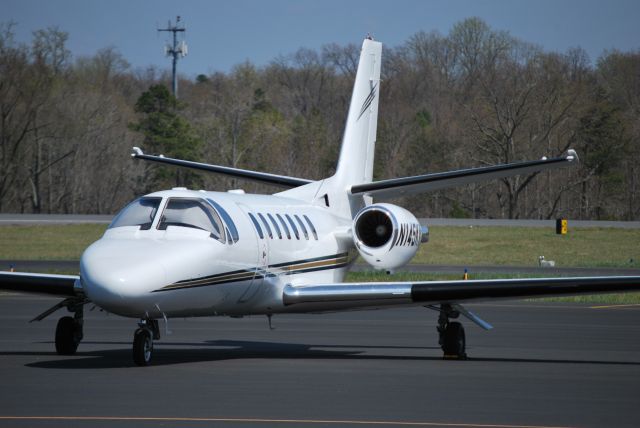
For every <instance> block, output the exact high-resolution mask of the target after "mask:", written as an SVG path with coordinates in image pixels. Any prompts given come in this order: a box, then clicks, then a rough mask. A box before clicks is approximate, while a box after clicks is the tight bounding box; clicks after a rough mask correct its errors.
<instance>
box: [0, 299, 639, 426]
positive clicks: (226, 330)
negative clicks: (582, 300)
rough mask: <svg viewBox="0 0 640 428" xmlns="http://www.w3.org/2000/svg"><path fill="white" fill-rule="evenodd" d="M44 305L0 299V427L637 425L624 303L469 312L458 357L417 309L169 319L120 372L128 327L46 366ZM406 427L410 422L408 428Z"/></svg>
mask: <svg viewBox="0 0 640 428" xmlns="http://www.w3.org/2000/svg"><path fill="white" fill-rule="evenodd" d="M55 302H56V300H55V299H53V300H52V299H49V298H40V297H32V296H18V295H6V294H5V295H0V320H1V323H0V427H5V426H6V427H51V426H55V427H69V426H82V427H103V426H117V427H147V426H181V427H201V426H223V427H227V426H229V427H243V426H246V427H256V426H260V427H261V426H282V425H286V426H313V427H316V426H320V427H323V426H352V425H358V426H359V425H360V424H361V423H364V422H366V424H364V425H370V426H373V425H374V423H376V424H377V425H375V426H442V427H445V426H446V427H467V428H468V427H498V426H500V427H507V426H508V427H521V426H534V427H542V426H544V427H550V426H554V427H558V426H561V427H637V426H640V412H638V408H639V406H640V395H639V394H638V392H639V391H640V341H639V340H638V339H639V338H640V307H638V306H627V307H614V308H608V307H607V308H590V307H588V306H579V305H564V304H541V303H518V302H515V303H508V302H503V303H500V304H493V305H486V304H482V305H479V304H478V305H470V306H469V307H470V308H471V309H472V310H473V311H474V312H476V313H478V314H479V315H481V316H482V317H484V318H485V319H487V320H488V321H490V322H491V323H493V324H494V327H495V329H494V330H492V331H490V332H485V331H482V330H480V329H479V328H477V327H475V326H473V325H469V323H466V322H465V324H466V330H467V343H468V353H469V356H470V359H469V360H467V361H443V360H441V358H440V357H441V354H440V349H439V348H438V345H437V333H436V330H435V324H436V315H437V314H436V313H434V312H432V311H428V310H426V309H423V308H410V309H403V310H395V309H393V310H386V311H368V312H352V313H341V314H330V315H305V316H280V317H277V316H276V317H274V319H273V321H274V326H275V327H276V329H275V330H273V331H270V330H269V329H268V327H267V320H266V319H264V318H262V317H255V318H253V317H252V318H244V319H229V318H206V319H189V320H181V319H180V320H170V323H169V327H170V328H171V330H173V334H172V335H170V336H167V337H166V338H165V337H163V339H162V340H161V341H160V342H158V343H157V345H156V349H155V364H154V366H152V367H145V368H140V367H135V366H133V363H132V360H131V339H132V336H133V331H134V329H135V321H134V320H130V319H124V318H120V317H116V316H113V315H107V314H105V313H101V312H99V311H98V310H96V311H93V312H88V313H87V316H86V318H85V340H84V342H83V343H82V344H81V345H80V348H79V352H78V354H77V355H76V356H71V357H69V356H58V355H56V354H55V352H54V345H53V343H52V340H53V335H54V330H55V324H56V321H57V317H59V316H61V315H63V314H62V313H56V314H55V315H54V316H52V317H50V318H47V319H45V320H44V321H42V322H40V323H33V324H28V320H29V319H31V318H32V317H33V316H35V315H37V314H38V313H40V312H42V311H44V310H45V309H47V308H48V307H49V306H51V305H53V304H54V303H55ZM411 424H413V425H411Z"/></svg>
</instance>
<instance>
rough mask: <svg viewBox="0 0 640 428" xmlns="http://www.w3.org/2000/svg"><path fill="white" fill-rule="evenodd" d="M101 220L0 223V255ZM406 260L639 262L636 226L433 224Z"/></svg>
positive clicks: (43, 250) (85, 238)
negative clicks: (563, 229)
mask: <svg viewBox="0 0 640 428" xmlns="http://www.w3.org/2000/svg"><path fill="white" fill-rule="evenodd" d="M105 229H106V225H99V224H80V225H47V226H0V259H5V260H6V259H15V260H70V259H79V258H80V255H81V254H82V251H84V249H85V248H86V247H87V246H88V245H89V244H91V243H92V242H94V241H95V240H97V239H98V238H100V236H102V234H103V233H104V230H105ZM430 230H431V237H430V241H429V242H428V243H426V244H423V245H422V246H421V247H420V250H419V251H418V254H417V255H416V257H415V258H414V259H413V261H412V263H425V264H444V265H459V266H481V265H507V266H537V263H538V256H540V255H544V256H545V258H546V259H547V260H555V262H556V266H558V267H628V268H640V230H638V229H603V228H571V229H569V233H568V234H567V235H556V234H555V229H553V228H525V227H512V228H509V227H473V228H467V227H446V226H434V227H432V228H431V229H430Z"/></svg>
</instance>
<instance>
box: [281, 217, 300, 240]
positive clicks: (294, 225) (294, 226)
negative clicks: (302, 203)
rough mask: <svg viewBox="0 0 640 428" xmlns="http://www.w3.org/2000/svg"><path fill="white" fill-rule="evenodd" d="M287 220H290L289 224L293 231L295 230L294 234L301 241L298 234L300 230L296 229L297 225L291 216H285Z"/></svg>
mask: <svg viewBox="0 0 640 428" xmlns="http://www.w3.org/2000/svg"><path fill="white" fill-rule="evenodd" d="M284 216H285V217H286V218H287V220H289V224H290V225H291V229H293V233H294V234H295V235H296V239H298V240H299V239H300V234H299V233H298V228H297V227H296V224H295V223H294V222H293V220H292V219H291V217H290V216H289V214H285V215H284Z"/></svg>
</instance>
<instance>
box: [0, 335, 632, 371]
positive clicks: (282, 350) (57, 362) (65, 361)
mask: <svg viewBox="0 0 640 428" xmlns="http://www.w3.org/2000/svg"><path fill="white" fill-rule="evenodd" d="M86 344H93V345H126V346H127V348H126V349H109V350H98V351H89V352H78V353H76V354H75V355H74V356H62V355H58V354H56V353H55V352H0V355H2V356H37V357H41V358H42V357H52V358H53V359H51V360H48V361H37V362H33V363H28V364H25V366H27V367H35V368H44V369H76V370H77V369H111V368H126V367H135V365H134V363H133V360H132V356H131V348H130V346H131V344H130V343H126V342H86ZM81 346H82V345H81ZM172 346H180V347H181V348H180V349H176V348H173V349H172V348H169V347H172ZM165 347H167V348H165ZM185 347H189V348H186V349H185ZM214 348H215V349H214ZM369 349H414V350H415V349H424V350H429V349H431V350H436V349H437V350H438V351H439V349H440V348H439V347H401V346H397V347H394V346H349V345H310V344H297V343H281V342H261V341H260V342H258V341H236V340H211V341H205V342H188V343H175V342H173V343H166V344H163V343H162V342H159V343H157V344H156V345H155V350H154V356H153V361H152V363H151V365H152V366H166V365H175V364H185V363H198V362H215V361H225V360H244V359H309V360H312V359H323V360H328V359H341V360H363V361H366V360H368V361H376V360H379V361H441V360H442V358H441V357H434V356H415V355H373V354H366V353H365V352H366V351H367V350H369ZM466 361H467V363H473V362H496V363H542V364H592V365H612V366H614V365H622V366H640V362H634V361H598V360H569V359H536V358H482V357H481V358H473V357H469V358H468V359H467V360H466Z"/></svg>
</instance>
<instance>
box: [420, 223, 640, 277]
mask: <svg viewBox="0 0 640 428" xmlns="http://www.w3.org/2000/svg"><path fill="white" fill-rule="evenodd" d="M538 256H545V258H546V259H547V260H554V261H555V262H556V266H557V267H628V268H640V230H638V229H613V228H571V229H569V233H568V234H567V235H556V234H555V229H552V228H533V227H532V228H527V227H513V228H508V227H477V226H474V227H472V228H467V227H432V228H430V240H429V242H428V243H427V244H423V245H422V246H421V247H420V250H419V251H418V254H417V255H416V257H415V258H414V259H413V260H412V263H425V264H438V265H439V264H444V265H461V266H474V265H475V266H481V265H511V266H537V264H538Z"/></svg>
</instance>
